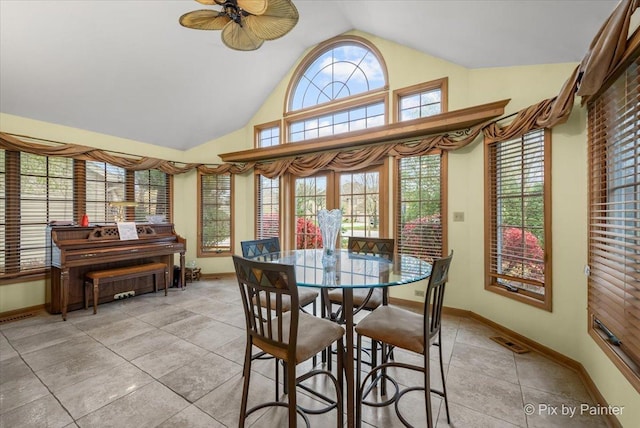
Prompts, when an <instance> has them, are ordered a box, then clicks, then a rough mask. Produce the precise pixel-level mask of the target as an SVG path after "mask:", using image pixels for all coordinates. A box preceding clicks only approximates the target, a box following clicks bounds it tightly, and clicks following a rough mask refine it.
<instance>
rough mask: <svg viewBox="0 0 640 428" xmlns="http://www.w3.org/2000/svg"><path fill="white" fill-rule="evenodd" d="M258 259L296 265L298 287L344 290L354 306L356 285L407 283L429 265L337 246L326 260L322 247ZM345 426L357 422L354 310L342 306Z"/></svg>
mask: <svg viewBox="0 0 640 428" xmlns="http://www.w3.org/2000/svg"><path fill="white" fill-rule="evenodd" d="M258 259H260V260H261V261H269V262H273V263H282V264H289V265H294V266H295V271H296V283H297V284H298V286H301V287H315V288H321V289H323V288H337V289H341V290H342V293H343V300H342V301H343V303H344V307H345V308H353V290H354V289H355V288H379V287H390V286H397V285H402V284H409V283H412V282H417V281H420V280H423V279H426V278H428V277H429V275H430V274H431V265H430V264H429V263H427V262H425V261H424V260H421V259H418V258H415V257H411V256H407V255H398V256H396V257H395V258H394V259H393V260H388V259H385V258H382V257H376V256H372V255H362V254H357V253H352V252H349V251H347V250H337V251H336V252H335V254H334V257H333V259H334V260H327V259H326V257H325V255H324V252H323V250H322V249H306V250H289V251H281V252H278V253H270V254H268V255H262V256H260V257H258ZM343 314H344V320H343V322H344V326H345V330H346V334H345V346H344V350H345V355H344V370H345V380H346V394H344V395H345V397H346V403H345V404H346V405H345V407H346V410H347V426H349V427H353V426H356V422H357V421H356V420H355V405H356V403H355V388H357V385H355V372H354V360H353V358H354V352H353V348H354V331H353V327H354V323H353V311H352V310H344V311H343Z"/></svg>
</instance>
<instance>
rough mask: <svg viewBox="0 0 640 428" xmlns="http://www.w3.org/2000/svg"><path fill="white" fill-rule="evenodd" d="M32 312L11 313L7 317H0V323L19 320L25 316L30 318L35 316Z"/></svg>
mask: <svg viewBox="0 0 640 428" xmlns="http://www.w3.org/2000/svg"><path fill="white" fill-rule="evenodd" d="M35 315H36V314H35V313H34V312H26V313H24V314H17V315H11V316H8V317H4V318H0V324H8V323H10V322H13V321H20V320H23V319H26V318H31V317H33V316H35Z"/></svg>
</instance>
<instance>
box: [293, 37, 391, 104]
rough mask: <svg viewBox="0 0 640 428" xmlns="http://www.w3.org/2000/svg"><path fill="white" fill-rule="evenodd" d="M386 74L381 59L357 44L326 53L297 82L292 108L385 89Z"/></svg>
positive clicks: (335, 47)
mask: <svg viewBox="0 0 640 428" xmlns="http://www.w3.org/2000/svg"><path fill="white" fill-rule="evenodd" d="M384 85H385V76H384V73H383V72H382V67H381V65H380V62H379V61H378V58H377V57H376V56H375V55H374V54H373V53H372V52H371V51H370V50H369V49H367V48H366V47H364V46H361V45H359V44H356V43H348V44H342V45H338V46H334V47H333V48H331V49H329V50H328V51H326V52H324V53H322V54H321V55H320V56H318V58H316V59H315V61H313V62H312V63H311V65H310V66H309V67H308V68H307V69H306V70H305V72H304V74H303V75H302V76H301V77H300V80H298V82H297V83H296V87H295V90H294V91H293V96H292V98H291V105H290V111H296V110H301V109H303V108H307V107H312V106H315V105H318V104H323V103H326V102H329V101H333V100H337V99H340V98H344V97H348V96H351V95H355V94H360V93H364V92H368V91H371V90H373V89H378V88H382V87H384Z"/></svg>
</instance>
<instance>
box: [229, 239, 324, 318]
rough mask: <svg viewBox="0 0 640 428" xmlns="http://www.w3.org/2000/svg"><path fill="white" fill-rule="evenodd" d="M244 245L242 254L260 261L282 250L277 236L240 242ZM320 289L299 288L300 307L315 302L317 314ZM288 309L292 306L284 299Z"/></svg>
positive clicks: (314, 311)
mask: <svg viewBox="0 0 640 428" xmlns="http://www.w3.org/2000/svg"><path fill="white" fill-rule="evenodd" d="M240 246H241V247H242V256H243V257H244V258H247V259H255V260H259V261H268V260H269V254H272V253H278V252H279V251H280V239H279V238H277V237H273V238H264V239H254V240H252V241H242V242H240ZM318 295H319V293H318V291H316V290H314V289H312V288H308V287H302V288H300V289H298V298H299V299H300V307H301V308H304V307H305V306H308V305H310V304H313V314H314V315H315V314H316V299H317V298H318ZM283 304H284V305H285V308H286V310H289V308H290V307H291V305H290V303H289V301H284V302H283Z"/></svg>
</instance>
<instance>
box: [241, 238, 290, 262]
mask: <svg viewBox="0 0 640 428" xmlns="http://www.w3.org/2000/svg"><path fill="white" fill-rule="evenodd" d="M240 246H241V247H242V256H243V257H246V258H249V259H253V258H256V257H258V258H259V259H260V260H262V259H264V257H262V258H261V257H260V256H266V255H267V254H270V253H277V252H279V251H280V239H279V238H277V237H273V238H264V239H255V240H253V241H242V242H240Z"/></svg>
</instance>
